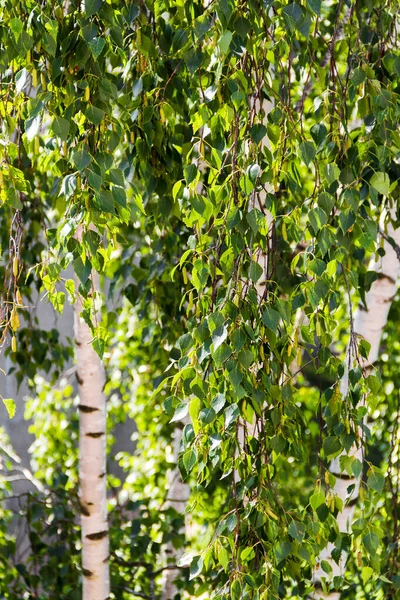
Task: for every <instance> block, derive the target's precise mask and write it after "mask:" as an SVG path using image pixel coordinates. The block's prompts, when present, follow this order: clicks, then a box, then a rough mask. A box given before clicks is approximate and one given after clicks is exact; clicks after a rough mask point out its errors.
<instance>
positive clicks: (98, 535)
mask: <svg viewBox="0 0 400 600" xmlns="http://www.w3.org/2000/svg"><path fill="white" fill-rule="evenodd" d="M107 536H108V531H107V530H106V531H98V532H97V533H88V534H87V536H85V537H87V539H88V540H102V539H103V538H105V537H107Z"/></svg>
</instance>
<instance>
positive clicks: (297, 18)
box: [283, 2, 304, 31]
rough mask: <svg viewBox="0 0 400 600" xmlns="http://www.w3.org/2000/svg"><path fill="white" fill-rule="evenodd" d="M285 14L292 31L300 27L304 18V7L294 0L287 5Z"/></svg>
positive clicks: (284, 10)
mask: <svg viewBox="0 0 400 600" xmlns="http://www.w3.org/2000/svg"><path fill="white" fill-rule="evenodd" d="M283 15H284V18H285V21H286V23H287V25H288V27H289V29H290V31H293V30H294V29H298V28H299V27H300V25H301V23H302V22H303V19H304V13H303V9H302V7H301V6H299V5H298V4H297V3H296V2H292V3H291V4H288V5H287V6H285V8H284V9H283Z"/></svg>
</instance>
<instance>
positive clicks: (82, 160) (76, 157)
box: [72, 150, 92, 171]
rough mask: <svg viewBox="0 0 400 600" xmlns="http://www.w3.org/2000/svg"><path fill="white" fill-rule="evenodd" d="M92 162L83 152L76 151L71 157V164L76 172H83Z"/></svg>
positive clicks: (87, 154)
mask: <svg viewBox="0 0 400 600" xmlns="http://www.w3.org/2000/svg"><path fill="white" fill-rule="evenodd" d="M91 162H92V157H91V156H90V154H89V153H88V152H86V151H85V150H77V151H76V152H74V153H73V155H72V163H73V164H74V165H75V167H76V168H77V169H78V171H83V169H85V168H86V167H88V166H89V165H90V163H91Z"/></svg>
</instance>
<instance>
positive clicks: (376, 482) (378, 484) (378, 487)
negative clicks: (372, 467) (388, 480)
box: [367, 471, 385, 494]
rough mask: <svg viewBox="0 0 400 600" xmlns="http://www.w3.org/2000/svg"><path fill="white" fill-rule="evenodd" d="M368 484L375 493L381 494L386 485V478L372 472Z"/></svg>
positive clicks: (376, 472)
mask: <svg viewBox="0 0 400 600" xmlns="http://www.w3.org/2000/svg"><path fill="white" fill-rule="evenodd" d="M367 484H368V487H370V488H371V490H375V492H378V493H379V494H381V493H382V490H383V487H384V485H385V478H384V476H383V475H382V474H381V473H379V472H378V471H372V473H371V474H370V475H369V477H368V481H367Z"/></svg>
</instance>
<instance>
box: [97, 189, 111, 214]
mask: <svg viewBox="0 0 400 600" xmlns="http://www.w3.org/2000/svg"><path fill="white" fill-rule="evenodd" d="M94 200H95V204H96V205H97V206H98V208H99V209H100V210H101V211H102V212H107V213H114V212H115V209H114V198H113V197H112V194H111V192H109V191H108V190H101V191H100V192H99V194H96V196H95V198H94Z"/></svg>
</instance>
